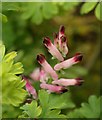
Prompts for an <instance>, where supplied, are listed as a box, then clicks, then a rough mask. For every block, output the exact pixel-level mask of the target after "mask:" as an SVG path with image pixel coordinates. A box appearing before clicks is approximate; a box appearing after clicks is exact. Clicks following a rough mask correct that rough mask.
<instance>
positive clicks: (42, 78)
mask: <svg viewBox="0 0 102 120" xmlns="http://www.w3.org/2000/svg"><path fill="white" fill-rule="evenodd" d="M47 80H48V74H47V73H46V72H45V71H44V70H43V69H41V70H40V82H43V83H45V82H46V81H47Z"/></svg>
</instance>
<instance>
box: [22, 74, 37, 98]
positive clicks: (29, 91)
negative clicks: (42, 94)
mask: <svg viewBox="0 0 102 120" xmlns="http://www.w3.org/2000/svg"><path fill="white" fill-rule="evenodd" d="M23 79H24V80H25V81H26V85H25V87H26V90H27V91H28V93H29V94H31V95H32V96H33V98H34V99H37V92H36V89H35V88H34V87H33V86H32V85H31V83H30V82H29V80H28V78H27V77H24V76H23Z"/></svg>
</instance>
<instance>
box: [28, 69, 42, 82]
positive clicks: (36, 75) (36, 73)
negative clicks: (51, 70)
mask: <svg viewBox="0 0 102 120" xmlns="http://www.w3.org/2000/svg"><path fill="white" fill-rule="evenodd" d="M30 77H31V78H32V79H33V80H34V81H39V80H40V68H36V69H35V70H34V71H33V72H32V73H31V74H30Z"/></svg>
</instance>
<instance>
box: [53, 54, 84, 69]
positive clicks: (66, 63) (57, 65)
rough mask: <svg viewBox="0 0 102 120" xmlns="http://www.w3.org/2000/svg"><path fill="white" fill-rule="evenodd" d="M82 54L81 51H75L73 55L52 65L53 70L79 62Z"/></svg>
mask: <svg viewBox="0 0 102 120" xmlns="http://www.w3.org/2000/svg"><path fill="white" fill-rule="evenodd" d="M82 57H83V56H82V54H81V53H77V54H76V55H75V56H74V57H72V58H70V59H67V60H65V61H63V62H61V63H58V64H56V65H55V66H54V69H55V70H60V69H62V68H63V69H66V68H69V67H71V66H72V65H74V64H76V63H78V62H80V61H81V60H82Z"/></svg>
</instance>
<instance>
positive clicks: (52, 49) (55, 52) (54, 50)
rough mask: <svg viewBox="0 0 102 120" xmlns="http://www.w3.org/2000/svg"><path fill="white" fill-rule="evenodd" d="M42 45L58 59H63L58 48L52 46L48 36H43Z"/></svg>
mask: <svg viewBox="0 0 102 120" xmlns="http://www.w3.org/2000/svg"><path fill="white" fill-rule="evenodd" d="M43 43H44V45H45V46H46V47H47V48H48V51H49V52H50V53H51V54H52V55H53V56H54V57H55V58H57V59H58V60H59V61H63V60H64V58H63V57H62V55H61V53H60V52H59V50H58V49H57V48H56V46H54V45H53V44H52V42H51V40H50V38H48V37H45V38H44V41H43Z"/></svg>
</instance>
